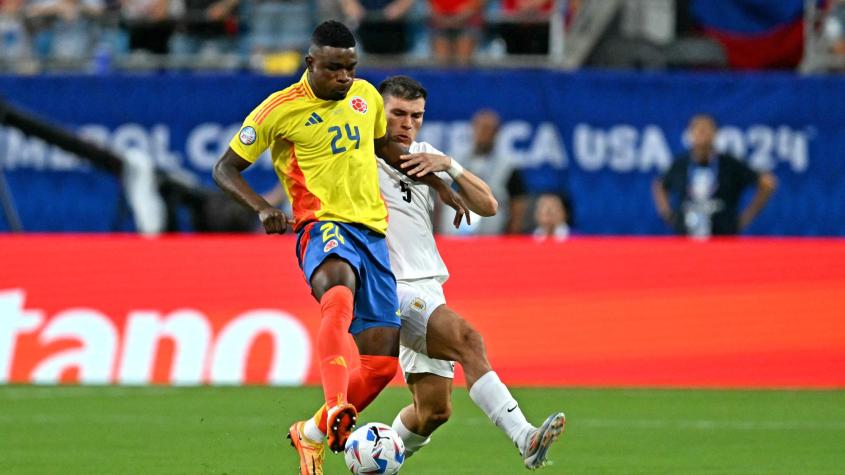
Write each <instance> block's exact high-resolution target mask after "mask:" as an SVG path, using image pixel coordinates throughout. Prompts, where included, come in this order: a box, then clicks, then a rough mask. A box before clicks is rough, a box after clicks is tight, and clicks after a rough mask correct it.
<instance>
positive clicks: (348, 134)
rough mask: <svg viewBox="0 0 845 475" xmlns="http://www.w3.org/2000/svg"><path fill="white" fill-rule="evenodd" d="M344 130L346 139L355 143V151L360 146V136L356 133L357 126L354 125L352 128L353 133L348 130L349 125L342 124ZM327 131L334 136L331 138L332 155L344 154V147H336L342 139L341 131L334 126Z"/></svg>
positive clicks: (350, 129)
mask: <svg viewBox="0 0 845 475" xmlns="http://www.w3.org/2000/svg"><path fill="white" fill-rule="evenodd" d="M344 128H345V129H346V138H348V139H349V140H351V141H354V142H355V149H356V150H357V149H358V146H359V145H361V134H360V133H359V132H358V126H357V125H356V126H355V127H354V129H355V132H354V133H353V132H352V129H353V128H350V127H349V124H344ZM328 130H329V133H330V134H334V137H332V153H333V154H335V155H337V154H338V153H343V152H345V151H346V147H344V146H342V145H338V141H340V139H342V138H343V129H341V128H340V127H339V126H337V125H335V126H332V127H329V129H328Z"/></svg>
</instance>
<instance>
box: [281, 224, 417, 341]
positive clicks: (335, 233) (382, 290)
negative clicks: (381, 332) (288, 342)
mask: <svg viewBox="0 0 845 475" xmlns="http://www.w3.org/2000/svg"><path fill="white" fill-rule="evenodd" d="M329 256H335V257H339V258H341V259H343V260H345V261H346V262H348V263H349V265H351V266H352V269H353V270H354V271H355V274H356V277H357V283H358V285H357V288H356V289H355V307H354V316H353V318H352V324H351V325H350V326H349V333H351V334H353V335H357V334H358V333H361V332H362V331H364V330H366V329H368V328H373V327H396V328H399V326H400V325H401V320H400V318H399V300H398V299H397V297H396V277H394V276H393V271H392V270H391V269H390V257H389V255H388V252H387V241H386V240H385V238H384V235H382V234H379V233H377V232H375V231H372V230H370V229H369V228H367V227H366V226H363V225H360V224H352V223H340V222H336V221H314V222H311V223H308V224H307V225H305V227H303V228H302V229H301V230H300V231H299V234H298V237H297V246H296V258H297V259H298V260H299V267H300V268H301V269H302V272H303V273H304V274H305V280H306V282H308V284H309V285H311V276H312V275H313V274H314V271H315V270H316V269H317V267H319V266H320V264H322V263H323V261H324V260H325V259H326V258H327V257H329Z"/></svg>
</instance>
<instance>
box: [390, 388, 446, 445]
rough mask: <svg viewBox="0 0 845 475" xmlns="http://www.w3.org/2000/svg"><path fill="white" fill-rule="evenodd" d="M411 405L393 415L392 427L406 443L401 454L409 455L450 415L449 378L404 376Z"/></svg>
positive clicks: (427, 439)
mask: <svg viewBox="0 0 845 475" xmlns="http://www.w3.org/2000/svg"><path fill="white" fill-rule="evenodd" d="M408 389H410V390H411V394H412V396H413V404H410V405H408V406H406V407H405V408H404V409H402V410H401V411H400V412H399V414H398V415H397V416H396V420H395V421H394V423H393V428H394V430H396V431H397V432H398V433H399V436H400V437H402V440H403V441H406V442H407V444H406V445H405V455H406V456H409V457H410V456H411V455H413V454H414V453H416V452H417V451H418V450H420V449H421V448H422V447H423V446H425V445H426V444H428V442H429V440H430V439H429V437H428V436H430V435H431V434H432V432H434V431H435V430H436V429H437V428H438V427H440V426H441V425H443V424H445V423H446V421H448V420H449V416H451V415H452V378H444V377H443V376H438V375H436V374H431V373H415V374H409V375H408Z"/></svg>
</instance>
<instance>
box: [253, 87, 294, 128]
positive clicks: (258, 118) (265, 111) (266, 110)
mask: <svg viewBox="0 0 845 475" xmlns="http://www.w3.org/2000/svg"><path fill="white" fill-rule="evenodd" d="M304 95H305V93H304V92H303V91H302V90H301V89H294V90H291V91H290V92H288V93H287V94H284V95H282V96H279V97H277V98H276V99H273V101H272V102H270V103H269V104H267V105H266V106H264V107H263V108H261V110H260V111H258V113H257V114H256V115H255V122H256V123H258V124H260V123H261V122H263V121H264V119H266V118H267V116H268V115H270V112H272V111H273V109H275V108H276V107H278V106H279V105H281V104H284V103H285V102H290V101H292V100H294V99H299V98H300V97H303V96H304Z"/></svg>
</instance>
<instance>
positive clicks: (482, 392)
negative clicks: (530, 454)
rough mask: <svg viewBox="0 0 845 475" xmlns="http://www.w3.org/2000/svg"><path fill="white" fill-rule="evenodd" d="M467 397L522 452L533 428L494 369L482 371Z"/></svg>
mask: <svg viewBox="0 0 845 475" xmlns="http://www.w3.org/2000/svg"><path fill="white" fill-rule="evenodd" d="M469 397H470V398H472V400H473V402H475V405H476V406H478V407H479V408H481V410H482V411H484V413H485V414H487V417H489V418H490V420H491V421H493V424H496V427H498V428H499V429H501V430H502V431H503V432H504V433H505V434H507V436H508V437H510V439H511V440H512V441H513V443H514V445H516V447H517V448H518V449H519V453H520V454H521V453H523V452H524V450H525V445H526V442H527V440H528V436H529V434H531V430H532V429H534V426H532V425H531V424H530V423H529V422H528V421H527V420H525V416H524V415H523V414H522V410H521V409H520V408H519V404H517V402H516V399H514V398H513V396H511V392H510V391H509V390H508V387H507V386H505V385H504V383H502V381H501V380H500V379H499V375H497V374H496V372H495V371H489V372H487V373H484V375H483V376H481V377H480V378H478V380H477V381H476V382H475V384H473V385H472V387H471V388H470V389H469Z"/></svg>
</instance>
